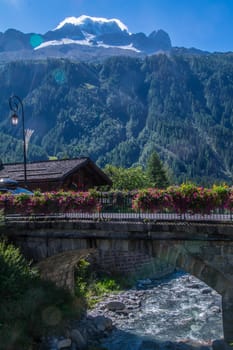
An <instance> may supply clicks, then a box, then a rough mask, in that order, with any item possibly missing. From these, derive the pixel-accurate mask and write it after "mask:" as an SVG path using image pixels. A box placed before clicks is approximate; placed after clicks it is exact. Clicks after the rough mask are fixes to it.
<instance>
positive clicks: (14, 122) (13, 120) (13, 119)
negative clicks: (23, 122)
mask: <svg viewBox="0 0 233 350" xmlns="http://www.w3.org/2000/svg"><path fill="white" fill-rule="evenodd" d="M18 122H19V117H18V116H17V114H13V115H12V116H11V124H12V125H17V124H18Z"/></svg>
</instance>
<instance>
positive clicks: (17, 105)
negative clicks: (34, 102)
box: [9, 95, 27, 186]
mask: <svg viewBox="0 0 233 350" xmlns="http://www.w3.org/2000/svg"><path fill="white" fill-rule="evenodd" d="M9 107H10V110H11V111H12V112H13V114H12V116H11V124H12V125H14V126H16V125H18V123H19V116H18V111H19V109H21V115H22V126H23V167H24V185H25V186H26V185H27V158H26V142H25V127H24V108H23V102H22V100H21V99H20V98H19V97H18V96H16V95H13V96H11V97H10V98H9Z"/></svg>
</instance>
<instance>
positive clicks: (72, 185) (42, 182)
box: [0, 157, 112, 192]
mask: <svg viewBox="0 0 233 350" xmlns="http://www.w3.org/2000/svg"><path fill="white" fill-rule="evenodd" d="M0 178H11V179H13V180H16V181H18V183H19V186H22V187H24V185H25V184H24V167H23V164H22V163H17V164H2V166H1V169H0ZM111 184H112V182H111V180H110V179H109V177H108V176H107V175H106V174H105V173H104V172H103V171H102V170H101V169H100V168H99V167H98V166H97V165H96V164H95V163H94V162H93V161H92V160H91V159H90V158H87V157H81V158H75V159H63V160H49V161H41V162H34V163H27V188H29V189H30V190H40V191H42V192H45V191H58V190H61V189H63V190H74V191H85V190H88V189H89V188H94V187H97V188H98V187H99V186H103V185H105V186H106V185H109V186H111Z"/></svg>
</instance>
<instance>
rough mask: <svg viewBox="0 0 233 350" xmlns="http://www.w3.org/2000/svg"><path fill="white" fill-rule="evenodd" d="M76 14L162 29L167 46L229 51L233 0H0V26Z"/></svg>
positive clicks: (30, 28)
mask: <svg viewBox="0 0 233 350" xmlns="http://www.w3.org/2000/svg"><path fill="white" fill-rule="evenodd" d="M81 15H89V16H94V17H106V18H118V19H120V20H121V21H122V22H123V23H124V24H125V25H126V26H127V27H128V29H129V31H130V32H131V33H138V32H144V33H145V34H147V35H148V34H150V33H151V32H152V31H153V30H158V29H163V30H165V31H166V32H167V33H168V34H169V36H170V38H171V41H172V46H179V47H180V46H183V47H187V48H190V47H195V48H198V49H201V50H207V51H210V52H214V51H220V52H227V51H233V0H0V32H5V31H6V30H7V29H9V28H14V29H18V30H20V31H22V32H24V33H31V32H33V33H39V34H44V33H46V32H47V31H49V30H51V29H54V28H55V27H56V26H57V25H58V24H59V23H60V22H61V21H62V20H63V19H64V18H66V17H71V16H74V17H79V16H81Z"/></svg>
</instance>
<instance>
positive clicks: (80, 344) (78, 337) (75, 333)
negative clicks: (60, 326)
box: [70, 329, 87, 350]
mask: <svg viewBox="0 0 233 350" xmlns="http://www.w3.org/2000/svg"><path fill="white" fill-rule="evenodd" d="M70 338H71V339H72V341H73V342H74V343H75V344H76V346H77V348H78V349H79V350H84V349H86V347H87V341H86V339H85V338H84V337H83V335H82V334H81V333H80V331H79V330H78V329H72V331H71V332H70Z"/></svg>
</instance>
